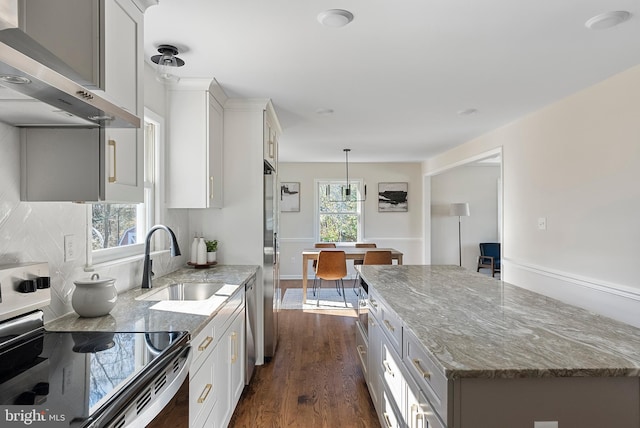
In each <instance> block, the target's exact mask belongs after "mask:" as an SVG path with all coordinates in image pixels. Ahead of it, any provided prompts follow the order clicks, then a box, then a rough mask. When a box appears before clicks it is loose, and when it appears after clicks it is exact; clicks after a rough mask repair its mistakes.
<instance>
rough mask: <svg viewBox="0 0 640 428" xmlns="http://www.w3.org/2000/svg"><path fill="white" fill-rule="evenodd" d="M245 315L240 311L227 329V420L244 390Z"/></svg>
mask: <svg viewBox="0 0 640 428" xmlns="http://www.w3.org/2000/svg"><path fill="white" fill-rule="evenodd" d="M244 324H245V313H244V311H241V312H240V313H239V314H238V315H237V316H236V319H235V321H234V322H233V324H231V327H229V331H230V332H231V333H230V334H229V337H230V340H231V358H230V363H231V370H229V371H230V373H231V382H230V383H229V384H230V386H231V391H230V393H231V409H230V413H229V418H231V415H232V414H233V410H234V409H235V406H236V404H237V403H238V400H239V399H240V395H241V394H242V390H243V389H244V369H245V352H244V346H245V329H244Z"/></svg>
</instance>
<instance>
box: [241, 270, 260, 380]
mask: <svg viewBox="0 0 640 428" xmlns="http://www.w3.org/2000/svg"><path fill="white" fill-rule="evenodd" d="M244 291H245V298H246V302H247V309H246V311H245V348H244V349H245V354H246V355H245V356H246V358H245V361H246V364H247V365H246V368H245V372H244V373H245V375H244V383H245V385H249V381H251V377H252V376H253V371H254V369H255V367H256V342H255V332H256V328H257V324H256V314H257V309H258V308H257V307H256V277H255V276H253V277H252V278H251V279H250V280H249V281H247V283H246V285H245V287H244Z"/></svg>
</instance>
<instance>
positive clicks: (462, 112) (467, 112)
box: [458, 108, 478, 116]
mask: <svg viewBox="0 0 640 428" xmlns="http://www.w3.org/2000/svg"><path fill="white" fill-rule="evenodd" d="M476 113H478V109H475V108H466V109H464V110H460V111H458V115H459V116H471V115H472V114H476Z"/></svg>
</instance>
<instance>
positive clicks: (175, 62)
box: [151, 45, 184, 83]
mask: <svg viewBox="0 0 640 428" xmlns="http://www.w3.org/2000/svg"><path fill="white" fill-rule="evenodd" d="M158 52H160V55H153V56H152V57H151V61H153V62H154V63H156V64H158V68H157V69H156V78H157V79H158V80H159V81H160V82H163V83H164V82H177V81H179V80H180V78H179V77H177V76H175V75H173V74H171V68H173V67H176V68H177V67H182V66H183V65H184V61H183V60H181V59H180V58H178V57H177V56H176V55H178V53H179V52H178V49H177V48H176V47H175V46H171V45H160V46H158Z"/></svg>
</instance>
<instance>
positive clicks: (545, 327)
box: [359, 265, 640, 379]
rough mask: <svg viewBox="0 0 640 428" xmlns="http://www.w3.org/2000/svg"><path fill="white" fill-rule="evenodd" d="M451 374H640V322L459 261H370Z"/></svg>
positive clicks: (376, 284) (370, 274) (388, 296)
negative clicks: (469, 267)
mask: <svg viewBox="0 0 640 428" xmlns="http://www.w3.org/2000/svg"><path fill="white" fill-rule="evenodd" d="M359 269H360V271H361V276H362V278H363V279H364V280H365V281H366V282H367V283H368V284H369V285H370V286H371V287H373V288H374V289H375V291H376V292H377V294H378V295H379V297H382V300H384V302H386V303H387V304H388V305H389V306H390V308H391V309H392V310H393V311H395V312H396V313H397V314H398V315H399V316H400V318H402V320H403V324H404V327H405V328H408V329H410V330H411V331H412V332H413V333H414V334H415V335H416V337H417V338H418V339H419V340H420V341H421V343H422V345H423V346H424V348H425V349H426V350H428V352H429V353H430V355H431V356H433V357H434V361H436V362H437V363H438V364H439V365H440V368H441V371H442V373H443V374H444V375H445V376H446V377H447V378H449V379H456V378H463V377H473V378H495V377H502V378H522V377H568V376H591V377H604V376H640V329H638V328H636V327H633V326H631V325H628V324H624V323H622V322H618V321H615V320H613V319H610V318H606V317H604V316H600V315H597V314H594V313H592V312H589V311H587V310H584V309H581V308H578V307H576V306H571V305H568V304H565V303H562V302H560V301H558V300H554V299H552V298H549V297H546V296H543V295H541V294H537V293H534V292H531V291H528V290H525V289H522V288H519V287H516V286H514V285H511V284H508V283H506V282H503V281H500V280H496V279H493V278H491V277H488V276H485V275H482V274H478V273H475V272H470V271H468V270H465V269H463V268H460V267H458V266H418V265H415V266H412V265H404V266H397V265H393V266H362V267H360V268H359Z"/></svg>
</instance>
